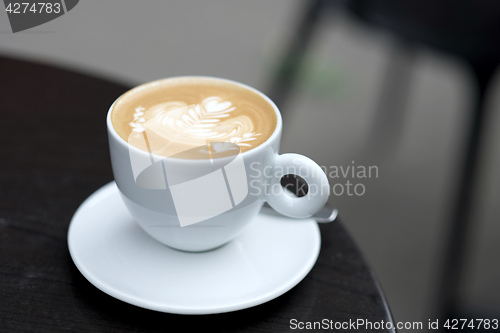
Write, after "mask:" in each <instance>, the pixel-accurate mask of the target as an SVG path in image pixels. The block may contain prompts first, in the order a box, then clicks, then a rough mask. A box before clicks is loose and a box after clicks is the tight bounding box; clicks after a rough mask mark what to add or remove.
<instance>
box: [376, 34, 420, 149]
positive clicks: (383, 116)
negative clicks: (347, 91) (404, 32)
mask: <svg viewBox="0 0 500 333" xmlns="http://www.w3.org/2000/svg"><path fill="white" fill-rule="evenodd" d="M414 60H415V52H414V48H413V47H412V45H410V44H408V43H406V42H405V41H402V40H398V41H397V42H396V43H395V44H394V45H393V47H392V48H391V50H390V52H389V55H388V57H387V63H386V66H385V70H384V74H383V77H382V84H381V90H380V94H379V97H378V98H379V99H378V102H377V105H376V107H375V111H374V119H373V121H372V125H371V128H370V130H369V132H368V140H367V141H368V142H370V143H371V144H370V147H369V149H370V151H371V152H374V153H375V154H377V157H380V155H383V154H386V153H389V152H391V151H393V150H394V149H395V148H396V147H395V146H396V145H397V144H398V143H399V142H400V141H401V140H400V138H401V133H402V132H403V128H404V124H403V123H404V120H405V115H406V111H407V102H408V95H409V92H410V88H411V81H412V76H413V75H412V74H413V73H412V69H413V62H414ZM373 146H375V147H373Z"/></svg>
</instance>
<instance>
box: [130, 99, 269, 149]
mask: <svg viewBox="0 0 500 333" xmlns="http://www.w3.org/2000/svg"><path fill="white" fill-rule="evenodd" d="M235 109H236V108H235V107H234V106H233V105H232V103H231V102H230V101H222V98H220V97H217V96H211V97H207V98H205V99H204V100H203V101H202V102H201V103H200V104H195V105H186V103H185V102H182V101H172V102H166V103H162V104H158V105H155V106H153V107H151V108H149V109H147V110H146V109H145V108H144V107H141V106H139V107H137V108H136V109H135V113H134V120H133V121H132V122H130V124H129V125H130V126H131V127H132V131H134V132H137V133H141V132H144V131H145V130H146V127H148V128H151V129H156V130H161V133H162V136H163V137H164V139H165V141H166V142H165V144H168V143H169V142H182V143H184V144H192V145H196V144H198V143H200V140H204V141H206V142H213V141H216V142H230V143H234V144H237V145H239V146H240V147H241V146H245V147H252V141H255V140H256V137H257V136H259V135H262V133H255V132H254V126H253V123H252V120H251V119H250V118H249V117H248V116H245V115H241V116H237V117H230V114H229V113H230V112H232V111H234V110H235ZM162 129H163V130H162ZM203 143H204V142H203Z"/></svg>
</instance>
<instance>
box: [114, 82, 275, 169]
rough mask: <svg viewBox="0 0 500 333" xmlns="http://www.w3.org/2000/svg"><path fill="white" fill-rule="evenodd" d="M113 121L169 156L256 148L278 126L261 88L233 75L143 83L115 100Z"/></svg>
mask: <svg viewBox="0 0 500 333" xmlns="http://www.w3.org/2000/svg"><path fill="white" fill-rule="evenodd" d="M111 122H112V124H113V127H114V129H115V131H116V132H117V133H118V135H119V136H120V137H121V138H122V139H123V140H125V141H127V142H128V143H129V144H130V145H132V146H135V147H137V148H139V149H142V150H144V151H146V152H150V153H154V154H156V155H161V156H165V157H176V158H189V159H205V158H214V157H221V156H226V155H228V154H236V153H239V152H245V151H248V150H251V149H253V148H255V147H257V146H259V145H261V144H262V143H264V142H265V141H266V140H267V139H269V137H270V136H271V135H272V134H273V132H274V130H275V129H276V126H277V116H276V112H275V110H274V107H273V106H272V104H270V102H269V101H268V100H267V99H266V98H265V97H263V96H262V95H261V94H259V93H257V92H255V91H253V90H251V89H248V88H245V87H242V86H240V85H237V84H234V83H232V82H229V81H225V80H220V79H215V78H206V77H179V78H171V79H164V80H159V81H154V82H151V83H146V84H143V85H141V86H138V87H136V88H134V89H132V90H130V91H128V92H127V93H125V94H124V95H122V96H121V97H120V98H119V99H118V100H117V101H116V102H115V104H114V105H113V107H112V111H111Z"/></svg>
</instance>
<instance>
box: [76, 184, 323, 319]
mask: <svg viewBox="0 0 500 333" xmlns="http://www.w3.org/2000/svg"><path fill="white" fill-rule="evenodd" d="M113 191H117V194H118V187H117V185H116V183H115V182H114V181H113V182H110V183H108V184H106V185H104V186H102V187H100V188H99V189H97V190H96V191H95V192H93V193H92V194H91V195H90V196H88V197H87V198H86V199H85V200H84V201H83V202H82V203H81V205H80V206H79V207H78V209H77V210H76V211H75V213H74V215H73V216H72V218H71V221H70V224H69V228H68V233H67V243H68V249H69V253H70V257H71V259H72V261H73V262H74V264H75V266H76V267H77V269H78V271H79V272H80V273H81V274H82V275H83V276H84V277H85V279H87V281H89V282H90V283H91V284H92V285H93V286H95V287H96V288H97V289H99V290H100V291H102V292H104V293H105V294H107V295H109V296H111V297H113V298H116V299H118V300H121V301H123V302H125V303H128V304H131V305H135V306H138V307H141V308H145V309H149V310H153V311H158V312H164V313H171V314H181V315H204V314H219V313H227V312H233V311H238V310H243V309H247V308H251V307H254V306H257V305H261V304H264V303H266V302H269V301H271V300H273V299H275V298H277V297H279V296H281V295H283V294H285V293H286V292H288V291H289V290H291V289H292V288H294V287H295V286H296V285H297V284H299V283H300V282H301V281H302V280H303V279H304V278H305V277H306V275H307V274H308V273H309V272H310V271H311V269H312V268H313V267H314V265H315V264H316V261H317V259H318V257H319V253H320V250H321V233H320V229H319V226H318V224H317V223H316V222H315V221H313V222H314V223H311V225H312V226H314V227H313V228H314V229H315V232H313V235H314V236H313V237H311V245H310V246H311V247H313V246H314V249H311V252H310V254H309V258H308V259H307V263H306V264H304V265H303V266H301V267H300V270H297V272H296V273H295V274H294V278H293V279H291V280H290V281H288V282H287V283H285V284H283V285H282V286H281V287H280V288H275V289H273V290H271V291H270V292H268V293H265V294H259V295H256V296H253V297H249V298H248V299H247V300H244V301H239V302H235V303H234V304H228V305H222V306H214V307H210V306H174V305H172V304H166V303H163V302H161V303H159V302H154V301H149V300H146V299H144V298H141V297H138V296H131V295H128V294H126V293H125V292H123V291H121V290H119V289H117V288H115V287H113V286H112V285H109V284H107V283H103V282H102V281H101V280H102V279H100V278H98V277H96V276H94V274H93V273H91V272H89V269H88V268H85V267H84V266H85V265H84V264H83V263H82V260H81V259H79V258H78V254H77V250H76V249H75V248H74V247H73V245H72V239H73V237H77V236H76V235H75V234H74V232H72V230H74V225H75V223H74V221H75V220H76V219H77V218H79V216H80V215H81V214H82V211H83V210H84V209H88V208H89V206H93V205H94V202H93V201H95V200H96V198H97V197H101V196H103V195H106V196H111V195H113V193H112V192H113ZM108 192H109V193H108ZM99 201H100V200H99ZM259 214H265V213H260V212H259ZM266 215H267V214H266ZM306 223H307V222H306ZM243 232H245V231H243ZM225 245H227V243H226V244H224V245H222V246H225ZM172 250H173V251H178V250H175V249H172Z"/></svg>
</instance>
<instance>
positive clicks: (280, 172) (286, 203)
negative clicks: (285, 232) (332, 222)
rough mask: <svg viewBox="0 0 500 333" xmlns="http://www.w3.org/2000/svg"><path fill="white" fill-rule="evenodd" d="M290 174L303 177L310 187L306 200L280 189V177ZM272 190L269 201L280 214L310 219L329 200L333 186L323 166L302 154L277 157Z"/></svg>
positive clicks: (304, 197)
mask: <svg viewBox="0 0 500 333" xmlns="http://www.w3.org/2000/svg"><path fill="white" fill-rule="evenodd" d="M287 174H294V175H297V176H300V177H302V178H303V179H304V180H305V181H306V182H307V185H308V187H309V191H308V192H307V194H306V195H305V196H303V197H300V198H299V197H297V196H295V195H293V194H292V193H289V192H287V190H286V189H285V188H283V187H282V186H281V178H282V177H283V176H285V175H287ZM271 189H272V191H271V192H270V194H269V196H268V198H267V201H268V203H269V205H270V206H271V207H272V208H273V209H274V210H276V211H277V212H278V213H280V214H283V215H286V216H289V217H294V218H307V217H310V216H312V215H313V214H315V213H317V212H318V211H319V210H320V209H321V208H322V207H323V206H324V205H325V204H326V201H327V200H328V196H329V194H330V186H329V184H328V178H327V177H326V175H325V173H324V172H323V170H322V169H321V167H320V166H319V165H318V164H317V163H316V162H314V161H313V160H311V159H310V158H308V157H305V156H303V155H299V154H283V155H278V156H276V160H275V163H274V172H273V177H272V178H271Z"/></svg>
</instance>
